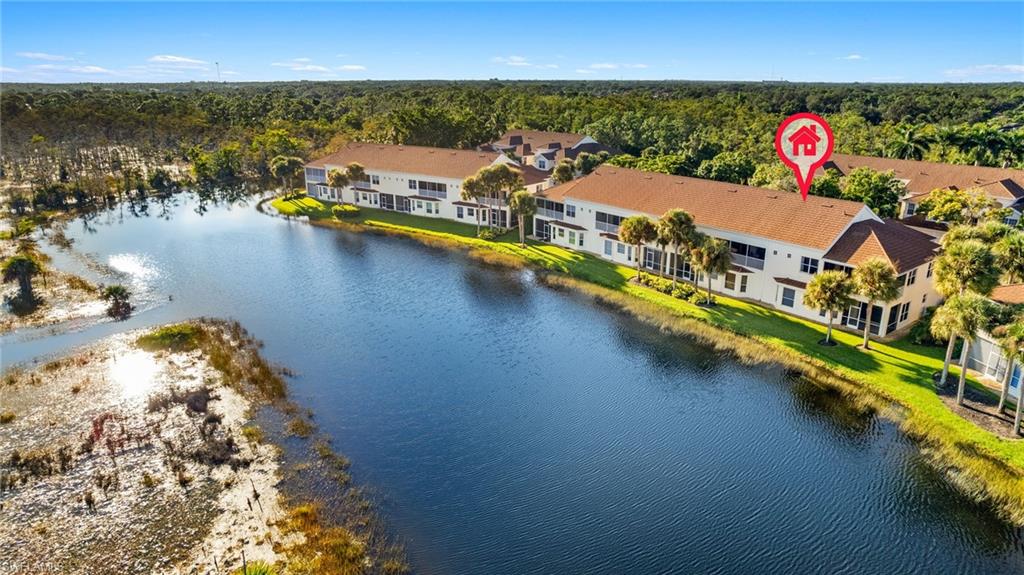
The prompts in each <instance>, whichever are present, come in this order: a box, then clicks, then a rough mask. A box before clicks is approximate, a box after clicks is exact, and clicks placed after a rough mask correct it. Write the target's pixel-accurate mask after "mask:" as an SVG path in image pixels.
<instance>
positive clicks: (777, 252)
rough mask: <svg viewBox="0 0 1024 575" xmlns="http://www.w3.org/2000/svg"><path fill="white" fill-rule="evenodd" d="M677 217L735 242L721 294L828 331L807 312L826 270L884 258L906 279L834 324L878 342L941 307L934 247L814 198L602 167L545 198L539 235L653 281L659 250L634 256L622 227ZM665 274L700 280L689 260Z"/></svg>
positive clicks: (897, 227)
mask: <svg viewBox="0 0 1024 575" xmlns="http://www.w3.org/2000/svg"><path fill="white" fill-rule="evenodd" d="M674 208H679V209H683V210H686V211H687V212H689V213H690V214H691V215H692V216H693V218H694V222H695V223H696V226H697V228H698V229H699V230H700V231H701V232H703V233H705V234H708V235H711V236H715V237H718V238H721V239H723V240H726V241H728V242H729V245H730V248H731V250H732V261H733V265H732V268H731V269H730V271H729V272H728V273H725V274H721V275H720V276H717V277H715V276H713V277H712V278H711V285H712V289H713V290H715V291H718V292H720V293H723V294H726V295H729V296H732V297H739V298H745V299H749V300H753V301H756V302H759V303H762V304H766V305H768V306H771V307H775V308H778V309H781V310H784V311H786V312H789V313H792V314H795V315H798V316H802V317H806V318H809V319H813V320H817V321H822V320H823V316H824V314H823V313H819V312H818V311H815V310H811V309H808V308H805V307H804V305H803V303H802V300H803V293H804V291H805V289H806V287H807V282H808V281H809V280H810V279H811V277H812V276H813V275H814V274H816V273H818V272H819V271H822V270H828V269H839V270H843V271H848V272H849V271H852V270H853V268H854V267H856V266H857V265H858V264H860V263H861V262H863V261H865V260H866V259H868V258H870V257H881V258H883V259H885V260H886V261H888V262H889V263H890V264H891V265H892V266H893V268H895V270H896V272H897V273H898V274H899V276H900V281H901V283H902V284H903V287H902V288H901V290H900V295H899V297H898V298H897V299H896V300H894V301H892V302H888V303H886V304H885V305H879V304H876V305H873V306H872V307H871V309H870V310H869V309H868V304H867V302H864V301H858V303H857V304H855V305H853V306H851V307H850V308H849V309H848V310H845V311H844V312H843V313H842V316H841V317H840V318H838V323H840V324H841V325H845V326H847V327H850V328H852V329H863V327H864V325H865V322H870V323H869V325H870V330H871V332H872V333H875V334H876V335H886V334H891V333H892V332H894V331H897V330H900V329H902V328H904V327H906V326H908V325H910V323H913V321H915V320H917V319H918V318H920V316H921V314H922V313H923V311H924V309H925V308H927V307H930V306H934V305H936V304H937V303H938V302H939V300H940V296H939V294H938V293H937V292H936V291H935V289H934V287H933V282H932V280H931V275H932V261H933V259H934V256H935V251H936V249H937V248H938V245H937V244H936V243H935V242H934V241H933V238H932V237H931V236H928V235H926V234H923V233H920V232H917V231H915V230H913V229H911V228H909V227H907V226H905V225H903V224H901V223H899V222H897V221H893V220H882V219H881V218H879V217H878V216H877V215H875V214H874V212H872V211H871V210H870V209H869V208H868V207H867V206H865V205H864V204H862V203H859V202H851V201H846V200H838V199H831V198H821V197H815V196H809V197H808V198H807V200H806V201H804V200H802V199H801V197H800V195H799V194H791V193H787V192H780V191H775V190H767V189H762V188H755V187H750V186H740V185H736V184H731V183H726V182H716V181H712V180H703V179H698V178H687V177H681V176H672V175H666V174H657V173H648V172H642V171H639V170H632V169H628V168H619V167H615V166H608V165H604V166H601V167H599V168H597V170H595V171H594V172H593V173H592V174H590V175H588V176H584V177H582V178H578V179H576V180H573V181H571V182H567V183H565V184H562V185H559V186H555V187H553V188H550V189H547V190H544V191H542V192H541V193H540V194H539V195H538V210H537V214H536V216H535V217H534V228H533V229H534V234H535V235H536V236H537V237H539V238H541V239H544V240H546V241H550V242H552V243H554V244H558V245H561V246H565V247H571V248H573V249H577V250H582V251H587V252H590V253H593V254H596V255H598V256H601V257H603V258H605V259H608V260H611V261H614V262H617V263H620V264H624V265H635V264H636V260H637V258H639V259H640V262H641V265H642V266H643V267H645V268H647V269H648V270H651V271H654V272H657V271H659V270H660V269H661V266H662V253H661V251H660V249H659V247H658V246H656V245H654V244H650V245H646V246H643V248H642V249H641V250H640V251H639V253H638V252H637V251H636V248H635V247H634V246H631V245H627V244H625V243H623V242H622V241H621V239H620V238H619V236H618V228H619V224H620V222H621V221H622V220H623V219H625V218H627V217H629V216H632V215H637V214H642V215H646V216H648V217H650V218H652V219H656V218H659V217H660V216H661V215H662V214H664V213H665V212H666V211H668V210H670V209H674ZM666 268H667V269H666V270H665V273H666V274H667V275H673V274H674V275H676V276H677V277H679V278H681V279H683V280H687V281H692V280H694V279H695V274H694V272H693V270H692V269H691V267H690V265H689V262H688V261H686V260H685V258H679V259H678V261H677V258H676V257H675V255H674V254H669V256H668V264H667V266H666ZM701 285H702V286H703V285H706V283H705V282H704V281H701ZM860 299H861V300H862V299H863V298H860Z"/></svg>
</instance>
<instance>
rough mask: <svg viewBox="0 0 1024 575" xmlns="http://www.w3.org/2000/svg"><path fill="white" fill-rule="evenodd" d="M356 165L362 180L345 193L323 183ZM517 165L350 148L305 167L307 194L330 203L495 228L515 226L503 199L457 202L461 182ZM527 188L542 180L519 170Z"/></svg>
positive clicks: (405, 149) (459, 153) (504, 159)
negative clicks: (363, 174) (498, 167)
mask: <svg viewBox="0 0 1024 575" xmlns="http://www.w3.org/2000/svg"><path fill="white" fill-rule="evenodd" d="M353 162H355V163H358V164H360V165H362V166H363V169H364V170H365V171H366V178H367V179H366V180H365V181H362V182H352V184H351V185H349V186H347V187H344V188H332V187H330V186H329V185H328V184H327V174H328V173H329V172H330V171H331V170H335V169H336V170H342V171H344V170H345V168H346V167H347V166H348V165H349V164H351V163H353ZM502 163H505V164H510V165H512V166H514V167H516V168H517V169H521V168H520V166H519V164H518V163H517V162H515V161H513V160H512V159H511V158H509V157H508V156H507V155H505V154H503V153H501V152H485V151H479V150H451V149H447V148H429V147H423V146H400V145H389V144H369V143H352V144H348V145H346V146H345V147H344V148H342V149H341V150H339V151H338V152H336V153H334V154H331V155H329V156H326V157H324V158H320V159H318V160H314V161H312V162H309V163H308V164H306V166H305V176H306V193H308V194H309V195H310V196H313V197H315V198H319V199H322V200H327V201H332V202H347V203H352V204H355V205H359V206H366V207H371V208H380V209H383V210H392V211H397V212H406V213H410V214H415V215H419V216H426V217H431V218H446V219H450V220H455V221H461V222H465V223H476V221H477V218H478V217H479V218H480V221H482V222H484V223H487V222H490V223H491V224H492V225H495V226H499V227H509V226H510V225H515V221H516V220H515V218H513V217H511V214H510V213H509V209H508V205H507V204H506V202H505V199H504V198H497V199H495V198H480V199H479V200H477V201H473V202H467V201H463V200H462V198H461V197H460V195H461V190H462V182H463V181H464V180H465V179H466V178H468V177H469V176H472V175H473V174H475V173H476V172H477V171H479V170H480V169H481V168H485V167H488V166H493V165H497V164H502ZM523 177H524V180H526V183H527V186H528V187H530V186H533V187H536V186H537V185H538V184H539V182H540V180H539V178H541V177H542V176H538V175H537V173H536V171H526V170H524V171H523Z"/></svg>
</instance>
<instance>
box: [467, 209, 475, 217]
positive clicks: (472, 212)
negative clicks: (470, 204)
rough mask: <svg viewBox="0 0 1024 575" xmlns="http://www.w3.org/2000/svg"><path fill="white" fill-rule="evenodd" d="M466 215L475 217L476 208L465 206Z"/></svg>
mask: <svg viewBox="0 0 1024 575" xmlns="http://www.w3.org/2000/svg"><path fill="white" fill-rule="evenodd" d="M466 215H467V216H469V217H471V218H475V217H476V210H475V209H473V208H466Z"/></svg>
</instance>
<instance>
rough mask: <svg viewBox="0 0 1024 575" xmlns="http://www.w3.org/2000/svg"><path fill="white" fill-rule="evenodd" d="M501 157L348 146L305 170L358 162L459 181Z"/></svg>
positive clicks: (441, 150)
mask: <svg viewBox="0 0 1024 575" xmlns="http://www.w3.org/2000/svg"><path fill="white" fill-rule="evenodd" d="M500 155H501V154H499V153H497V152H482V151H478V150H450V149H447V148H428V147H424V146H401V145H399V146H396V145H392V144H367V143H352V144H348V145H346V146H345V147H344V148H342V149H341V150H339V151H338V152H335V153H333V154H331V155H329V156H326V157H323V158H320V159H318V160H313V161H312V162H309V163H308V164H306V167H309V168H324V167H326V166H337V167H344V166H347V165H348V164H350V163H352V162H358V163H360V164H362V165H363V167H364V168H366V169H367V170H370V171H372V170H386V171H389V172H404V173H407V174H421V175H424V176H436V177H439V178H457V179H462V178H466V177H469V176H472V175H473V174H475V173H476V172H477V170H479V169H480V168H483V167H486V166H489V165H491V164H492V163H494V161H495V160H496V159H498V157H499V156H500Z"/></svg>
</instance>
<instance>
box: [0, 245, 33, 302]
mask: <svg viewBox="0 0 1024 575" xmlns="http://www.w3.org/2000/svg"><path fill="white" fill-rule="evenodd" d="M42 271H43V267H42V266H41V265H39V262H37V261H36V260H35V258H33V257H32V256H30V255H26V254H18V255H16V256H12V257H10V258H7V261H5V262H4V267H3V280H4V283H9V282H13V281H17V282H18V299H20V300H21V302H22V303H23V304H25V305H31V304H32V303H34V302H35V301H36V297H35V294H34V293H33V292H32V278H33V277H35V276H37V275H39V274H40V273H42Z"/></svg>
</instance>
